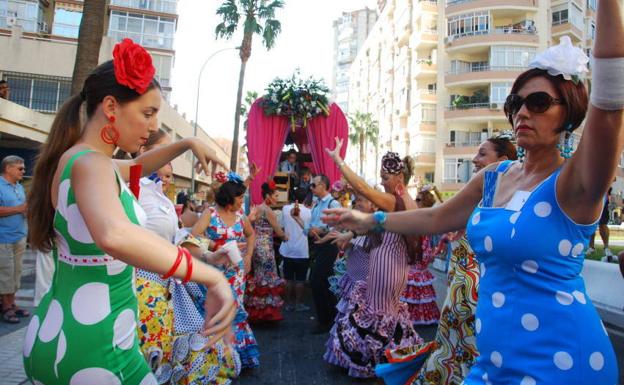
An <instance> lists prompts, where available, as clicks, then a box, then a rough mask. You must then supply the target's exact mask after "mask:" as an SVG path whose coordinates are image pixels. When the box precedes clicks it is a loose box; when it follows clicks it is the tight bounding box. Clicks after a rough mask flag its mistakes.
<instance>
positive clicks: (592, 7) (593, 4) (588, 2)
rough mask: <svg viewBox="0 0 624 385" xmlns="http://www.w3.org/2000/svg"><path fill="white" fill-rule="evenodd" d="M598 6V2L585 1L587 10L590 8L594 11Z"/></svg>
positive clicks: (595, 0) (593, 0)
mask: <svg viewBox="0 0 624 385" xmlns="http://www.w3.org/2000/svg"><path fill="white" fill-rule="evenodd" d="M597 5H598V0H587V8H591V9H592V10H594V11H595V10H596V9H597Z"/></svg>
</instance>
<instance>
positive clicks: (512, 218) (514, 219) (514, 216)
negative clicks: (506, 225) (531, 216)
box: [509, 211, 522, 225]
mask: <svg viewBox="0 0 624 385" xmlns="http://www.w3.org/2000/svg"><path fill="white" fill-rule="evenodd" d="M521 213H522V212H521V211H517V212H515V213H513V214H511V216H510V217H509V222H511V224H512V225H515V224H516V222H517V221H518V218H520V214H521Z"/></svg>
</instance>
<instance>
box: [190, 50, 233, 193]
mask: <svg viewBox="0 0 624 385" xmlns="http://www.w3.org/2000/svg"><path fill="white" fill-rule="evenodd" d="M240 48H241V47H240V46H239V47H228V48H223V49H220V50H218V51H215V52H213V53H212V55H210V56H208V58H207V59H206V60H204V64H202V66H201V69H200V70H199V75H198V76H197V93H196V94H195V95H197V97H196V99H195V124H194V125H193V136H194V137H197V117H198V116H199V92H200V90H201V88H200V83H201V76H202V73H204V68H206V64H208V62H209V61H210V59H212V58H213V57H215V55H217V54H218V53H221V52H224V51H229V50H231V49H240ZM195 161H196V159H195V154H193V161H192V162H191V196H193V194H195Z"/></svg>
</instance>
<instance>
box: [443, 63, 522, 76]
mask: <svg viewBox="0 0 624 385" xmlns="http://www.w3.org/2000/svg"><path fill="white" fill-rule="evenodd" d="M526 68H527V67H525V66H492V65H489V64H487V65H477V66H470V68H455V69H452V70H450V71H447V72H446V74H447V75H458V74H465V73H469V72H486V71H501V72H506V71H523V70H525V69H526Z"/></svg>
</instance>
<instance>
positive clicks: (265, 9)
mask: <svg viewBox="0 0 624 385" xmlns="http://www.w3.org/2000/svg"><path fill="white" fill-rule="evenodd" d="M283 7H284V2H283V1H281V0H273V1H272V2H270V3H269V4H261V5H260V7H258V11H257V12H256V13H257V15H258V18H259V19H260V20H267V19H274V18H275V11H276V10H277V9H279V8H283Z"/></svg>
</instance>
